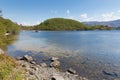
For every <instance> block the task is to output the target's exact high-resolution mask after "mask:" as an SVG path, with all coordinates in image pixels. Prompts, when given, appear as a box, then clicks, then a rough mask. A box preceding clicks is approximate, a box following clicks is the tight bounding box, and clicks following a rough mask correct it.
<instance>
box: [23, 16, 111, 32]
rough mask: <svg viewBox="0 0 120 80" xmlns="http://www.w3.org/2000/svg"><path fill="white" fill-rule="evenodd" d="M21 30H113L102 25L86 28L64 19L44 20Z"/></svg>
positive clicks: (79, 23) (76, 22)
mask: <svg viewBox="0 0 120 80" xmlns="http://www.w3.org/2000/svg"><path fill="white" fill-rule="evenodd" d="M22 29H23V30H53V31H54V30H56V31H60V30H111V29H113V28H111V27H109V26H103V25H95V26H88V25H85V24H83V23H81V22H79V21H75V20H72V19H64V18H52V19H48V20H45V21H44V22H42V23H41V24H39V25H36V26H22Z"/></svg>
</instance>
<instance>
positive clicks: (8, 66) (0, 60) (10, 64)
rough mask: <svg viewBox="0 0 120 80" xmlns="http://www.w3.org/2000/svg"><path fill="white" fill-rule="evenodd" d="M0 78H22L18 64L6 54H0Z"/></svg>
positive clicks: (12, 79) (5, 79) (10, 79)
mask: <svg viewBox="0 0 120 80" xmlns="http://www.w3.org/2000/svg"><path fill="white" fill-rule="evenodd" d="M0 80H24V78H23V77H22V71H21V70H20V68H19V64H17V62H16V60H15V59H13V58H11V57H9V56H7V55H6V54H1V55H0Z"/></svg>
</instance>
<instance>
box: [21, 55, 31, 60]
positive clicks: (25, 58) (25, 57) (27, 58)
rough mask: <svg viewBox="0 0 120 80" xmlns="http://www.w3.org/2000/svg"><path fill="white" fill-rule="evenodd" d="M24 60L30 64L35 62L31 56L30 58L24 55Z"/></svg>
mask: <svg viewBox="0 0 120 80" xmlns="http://www.w3.org/2000/svg"><path fill="white" fill-rule="evenodd" d="M23 59H24V60H26V61H28V62H31V61H33V58H32V57H31V56H29V55H24V56H23Z"/></svg>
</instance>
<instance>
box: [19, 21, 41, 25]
mask: <svg viewBox="0 0 120 80" xmlns="http://www.w3.org/2000/svg"><path fill="white" fill-rule="evenodd" d="M41 22H42V21H39V20H38V21H36V22H33V23H31V22H20V23H18V24H22V25H24V26H32V25H38V24H40V23H41Z"/></svg>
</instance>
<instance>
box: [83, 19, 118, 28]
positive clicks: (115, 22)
mask: <svg viewBox="0 0 120 80" xmlns="http://www.w3.org/2000/svg"><path fill="white" fill-rule="evenodd" d="M83 23H84V24H87V25H89V26H93V25H108V26H110V27H120V19H118V20H114V21H103V22H98V21H92V22H83Z"/></svg>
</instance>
